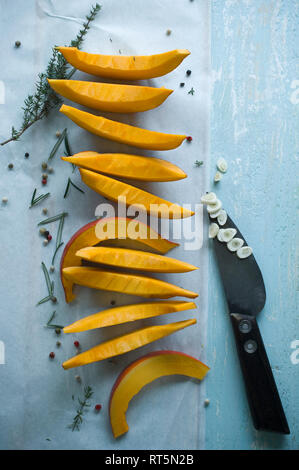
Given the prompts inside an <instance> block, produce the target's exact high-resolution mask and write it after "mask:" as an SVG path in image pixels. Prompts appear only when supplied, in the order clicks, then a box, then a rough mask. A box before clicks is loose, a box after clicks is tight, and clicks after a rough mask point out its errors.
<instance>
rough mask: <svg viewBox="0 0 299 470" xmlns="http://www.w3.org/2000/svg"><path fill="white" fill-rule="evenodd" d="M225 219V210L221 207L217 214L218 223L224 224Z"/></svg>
mask: <svg viewBox="0 0 299 470" xmlns="http://www.w3.org/2000/svg"><path fill="white" fill-rule="evenodd" d="M226 221H227V213H226V212H225V210H224V209H221V211H220V213H219V215H218V216H217V222H218V224H219V225H224V224H226Z"/></svg>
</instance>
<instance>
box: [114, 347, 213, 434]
mask: <svg viewBox="0 0 299 470" xmlns="http://www.w3.org/2000/svg"><path fill="white" fill-rule="evenodd" d="M209 370H210V369H209V367H208V366H206V365H205V364H203V363H202V362H200V361H199V360H198V359H195V357H192V356H188V355H187V354H184V353H182V352H179V351H165V350H164V351H154V352H152V353H149V354H147V355H145V356H143V357H141V358H140V359H137V361H134V362H133V363H132V364H130V365H129V366H128V367H126V369H125V370H124V371H123V372H122V373H121V374H120V375H119V376H118V378H117V379H116V381H115V384H114V385H113V388H112V391H111V395H110V400H109V415H110V423H111V427H112V432H113V435H114V437H115V438H117V437H119V436H121V435H122V434H124V433H126V432H127V431H128V430H129V426H128V423H127V420H126V411H127V409H128V406H129V404H130V401H131V400H132V398H133V397H134V396H135V395H136V394H137V393H139V392H140V390H141V389H142V388H143V387H145V386H146V385H147V384H149V383H151V382H153V381H154V380H156V379H158V378H159V377H164V376H168V375H184V376H187V377H192V378H194V379H198V380H202V379H203V378H204V377H205V376H206V374H207V373H208V371H209ZM190 406H192V405H191V404H190ZM145 419H146V418H145Z"/></svg>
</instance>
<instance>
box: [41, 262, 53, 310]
mask: <svg viewBox="0 0 299 470" xmlns="http://www.w3.org/2000/svg"><path fill="white" fill-rule="evenodd" d="M42 269H43V273H44V276H45V280H46V284H47V289H48V295H47V296H46V297H44V298H43V299H41V300H40V301H39V302H38V303H37V305H41V304H44V303H45V302H48V301H49V300H52V299H53V297H54V281H51V279H50V275H49V271H48V270H47V268H46V265H45V263H44V262H42Z"/></svg>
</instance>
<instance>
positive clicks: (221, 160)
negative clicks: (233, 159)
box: [217, 158, 227, 173]
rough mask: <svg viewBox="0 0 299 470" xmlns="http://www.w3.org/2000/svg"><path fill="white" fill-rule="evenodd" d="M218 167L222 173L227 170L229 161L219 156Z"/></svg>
mask: <svg viewBox="0 0 299 470" xmlns="http://www.w3.org/2000/svg"><path fill="white" fill-rule="evenodd" d="M217 168H218V170H219V171H221V173H226V172H227V161H226V160H225V159H224V158H219V160H218V162H217Z"/></svg>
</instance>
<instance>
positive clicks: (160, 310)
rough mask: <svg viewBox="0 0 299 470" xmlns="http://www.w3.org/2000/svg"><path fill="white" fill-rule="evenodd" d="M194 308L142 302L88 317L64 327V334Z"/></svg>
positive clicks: (188, 304) (183, 304)
mask: <svg viewBox="0 0 299 470" xmlns="http://www.w3.org/2000/svg"><path fill="white" fill-rule="evenodd" d="M193 308H196V305H195V303H194V302H183V301H180V300H165V301H163V302H144V303H141V304H133V305H124V306H122V307H114V308H109V309H108V310H103V311H102V312H99V313H95V314H94V315H89V316H88V317H85V318H81V319H80V320H78V321H76V322H74V323H72V324H71V325H68V326H66V327H64V329H63V331H64V333H80V332H81V331H88V330H94V329H96V328H103V327H106V326H113V325H120V324H122V323H128V322H132V321H136V320H141V319H145V318H152V317H157V316H159V315H165V314H167V313H173V312H182V311H184V310H190V309H193Z"/></svg>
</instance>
